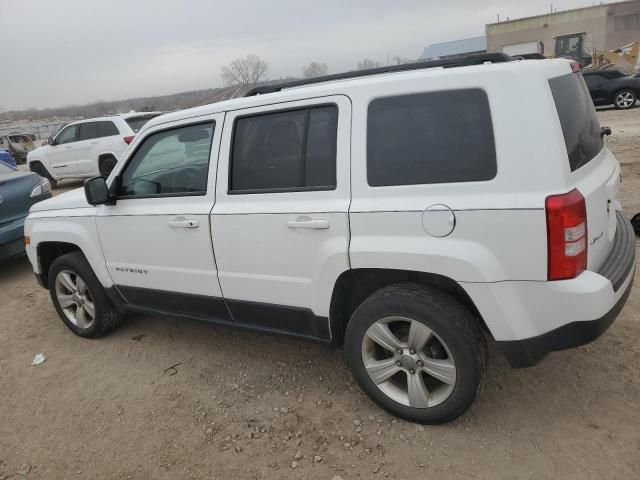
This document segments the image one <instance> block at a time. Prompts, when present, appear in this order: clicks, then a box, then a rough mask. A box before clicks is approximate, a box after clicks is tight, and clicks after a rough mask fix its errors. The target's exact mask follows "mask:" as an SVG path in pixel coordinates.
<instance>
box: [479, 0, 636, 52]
mask: <svg viewBox="0 0 640 480" xmlns="http://www.w3.org/2000/svg"><path fill="white" fill-rule="evenodd" d="M486 34H487V37H486V41H487V51H488V52H504V53H507V54H509V55H521V54H526V53H542V54H544V55H546V56H566V57H574V58H576V59H588V58H590V56H591V53H592V52H593V49H596V50H615V49H617V48H620V47H622V46H625V45H628V44H630V43H633V42H638V41H640V0H631V1H624V2H616V3H609V4H601V5H595V6H592V7H585V8H576V9H573V10H565V11H561V12H553V13H551V12H550V13H548V14H544V15H536V16H533V17H526V18H519V19H515V20H508V21H504V22H498V23H491V24H488V25H487V26H486Z"/></svg>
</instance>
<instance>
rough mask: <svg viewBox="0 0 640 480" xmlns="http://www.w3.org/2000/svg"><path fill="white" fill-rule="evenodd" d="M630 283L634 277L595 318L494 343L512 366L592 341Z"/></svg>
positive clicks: (618, 306)
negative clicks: (605, 310) (611, 304)
mask: <svg viewBox="0 0 640 480" xmlns="http://www.w3.org/2000/svg"><path fill="white" fill-rule="evenodd" d="M634 276H635V271H634ZM632 286H633V278H632V279H631V281H630V282H629V285H628V286H627V289H626V291H625V292H624V293H623V294H622V296H621V297H620V299H619V300H618V301H617V302H616V304H615V305H614V306H613V308H612V309H611V310H609V311H608V312H607V313H606V314H605V315H603V316H602V317H600V318H598V319H596V320H590V321H584V322H571V323H568V324H566V325H563V326H562V327H560V328H556V329H555V330H551V331H550V332H547V333H544V334H542V335H538V336H537V337H532V338H525V339H524V340H511V341H502V342H496V343H497V344H498V347H500V349H501V350H502V352H503V353H504V355H505V356H506V357H507V360H508V361H509V363H510V364H511V366H512V367H513V368H526V367H532V366H534V365H536V364H537V363H539V362H540V360H542V359H543V358H544V357H546V356H547V354H548V353H550V352H554V351H557V350H566V349H568V348H573V347H579V346H580V345H584V344H586V343H589V342H593V341H594V340H595V339H597V338H598V337H600V335H602V334H603V333H604V332H605V331H606V330H607V329H608V328H609V327H610V326H611V324H612V323H613V321H614V320H615V319H616V317H617V316H618V314H619V313H620V311H621V310H622V307H624V305H625V303H626V302H627V299H628V298H629V293H631V287H632Z"/></svg>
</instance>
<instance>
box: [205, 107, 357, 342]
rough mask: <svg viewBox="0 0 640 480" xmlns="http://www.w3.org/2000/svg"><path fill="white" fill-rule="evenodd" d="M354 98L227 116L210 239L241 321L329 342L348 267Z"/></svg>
mask: <svg viewBox="0 0 640 480" xmlns="http://www.w3.org/2000/svg"><path fill="white" fill-rule="evenodd" d="M350 121H351V104H350V101H349V99H348V98H347V97H343V96H333V97H323V98H320V99H311V100H304V101H296V102H288V103H287V104H286V105H278V106H276V107H274V106H263V107H258V108H251V109H245V110H239V111H235V112H227V115H226V118H225V126H224V132H223V138H222V145H221V150H220V165H219V170H218V183H217V189H216V204H215V207H214V208H213V211H212V220H211V225H212V229H211V235H212V238H213V244H214V247H215V251H216V260H217V262H218V272H219V279H220V286H221V288H222V293H223V294H224V297H225V301H226V302H227V305H228V306H229V309H230V311H231V314H232V316H233V318H234V320H235V321H237V322H240V323H245V324H251V325H253V326H255V327H258V328H264V329H267V330H277V331H281V332H282V331H284V332H290V333H295V334H298V335H303V336H310V337H315V338H322V339H328V338H329V337H330V333H329V328H328V316H329V303H330V298H331V290H332V288H333V285H334V282H335V280H336V279H337V277H338V276H339V275H340V273H342V272H343V271H345V270H347V269H348V268H349V263H348V243H349V222H348V216H347V212H348V207H349V201H350V181H349V178H350V175H349V168H350V167H349V162H350V154H349V152H350V149H349V141H350V140H349V137H350Z"/></svg>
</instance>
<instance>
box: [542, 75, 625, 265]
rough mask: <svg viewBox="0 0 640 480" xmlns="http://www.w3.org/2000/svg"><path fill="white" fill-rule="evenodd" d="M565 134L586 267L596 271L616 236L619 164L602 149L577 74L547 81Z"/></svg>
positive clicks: (586, 94)
mask: <svg viewBox="0 0 640 480" xmlns="http://www.w3.org/2000/svg"><path fill="white" fill-rule="evenodd" d="M549 86H550V87H551V92H552V94H553V99H554V101H555V104H556V108H557V111H558V117H559V119H560V124H561V125H562V133H563V135H564V141H565V145H566V147H567V155H568V161H569V168H570V171H571V183H572V184H573V185H574V186H575V188H577V189H578V191H579V192H580V193H581V194H582V196H583V197H584V199H585V203H586V210H587V253H588V257H587V268H588V269H589V270H592V271H598V270H599V269H600V267H601V266H602V264H603V263H604V261H605V260H606V258H607V256H608V255H609V252H610V251H611V249H612V247H613V243H614V237H615V234H616V209H617V208H620V207H619V204H618V203H617V201H616V194H617V193H618V188H619V185H620V165H619V164H618V161H617V160H616V158H615V157H614V156H613V154H612V153H611V152H610V151H609V149H608V148H607V147H606V146H605V144H604V141H603V139H602V136H601V129H600V123H599V122H598V117H597V116H596V110H595V107H594V106H593V102H592V101H591V97H590V95H589V91H588V89H587V86H586V84H585V82H584V79H583V78H582V74H581V73H579V72H576V73H569V74H567V75H562V76H560V77H555V78H552V79H550V80H549Z"/></svg>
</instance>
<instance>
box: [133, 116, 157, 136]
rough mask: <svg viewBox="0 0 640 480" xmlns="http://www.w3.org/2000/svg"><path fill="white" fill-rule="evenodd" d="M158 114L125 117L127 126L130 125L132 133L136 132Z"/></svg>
mask: <svg viewBox="0 0 640 480" xmlns="http://www.w3.org/2000/svg"><path fill="white" fill-rule="evenodd" d="M157 116H158V114H156V115H144V116H141V117H131V118H127V123H128V124H129V126H130V127H131V130H133V133H138V131H139V130H140V129H141V128H142V127H144V125H145V124H146V123H147V122H148V121H149V120H151V119H152V118H154V117H157Z"/></svg>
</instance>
